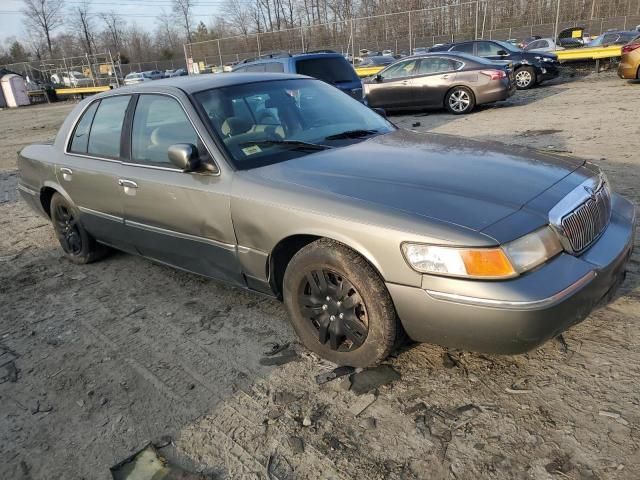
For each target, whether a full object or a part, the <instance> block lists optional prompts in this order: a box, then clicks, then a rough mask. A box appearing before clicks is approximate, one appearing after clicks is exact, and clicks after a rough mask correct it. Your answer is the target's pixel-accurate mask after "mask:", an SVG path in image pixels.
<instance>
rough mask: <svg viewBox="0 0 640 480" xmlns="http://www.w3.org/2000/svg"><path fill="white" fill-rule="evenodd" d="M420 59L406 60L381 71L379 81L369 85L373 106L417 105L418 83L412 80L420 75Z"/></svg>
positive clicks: (403, 106) (369, 99) (369, 95)
mask: <svg viewBox="0 0 640 480" xmlns="http://www.w3.org/2000/svg"><path fill="white" fill-rule="evenodd" d="M418 65H419V59H417V58H414V59H411V60H404V61H401V62H398V63H395V64H393V65H391V66H390V67H388V68H386V69H385V70H383V71H382V72H380V75H379V78H380V80H379V81H373V82H371V83H369V84H368V85H367V88H368V94H367V102H368V104H369V105H370V106H372V107H383V108H390V109H393V108H406V107H412V106H417V105H418V104H419V102H418V101H416V98H415V94H416V89H417V88H418V85H417V84H416V83H414V82H413V81H412V79H413V77H415V76H416V75H418Z"/></svg>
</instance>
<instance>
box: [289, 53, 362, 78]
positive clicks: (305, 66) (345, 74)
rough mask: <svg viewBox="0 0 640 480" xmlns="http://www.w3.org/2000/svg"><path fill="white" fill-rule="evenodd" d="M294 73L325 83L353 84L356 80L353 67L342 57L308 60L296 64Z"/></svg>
mask: <svg viewBox="0 0 640 480" xmlns="http://www.w3.org/2000/svg"><path fill="white" fill-rule="evenodd" d="M296 72H297V73H299V74H300V75H308V76H310V77H314V78H317V79H320V80H324V81H325V82H327V83H332V84H333V83H341V82H353V81H356V80H357V79H358V76H357V75H356V72H355V71H354V70H353V67H352V66H351V65H350V64H349V62H347V61H346V60H345V59H344V58H342V57H328V58H326V57H325V58H309V59H306V60H298V61H297V62H296Z"/></svg>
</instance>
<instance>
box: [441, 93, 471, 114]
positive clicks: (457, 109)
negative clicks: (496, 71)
mask: <svg viewBox="0 0 640 480" xmlns="http://www.w3.org/2000/svg"><path fill="white" fill-rule="evenodd" d="M444 106H445V108H446V109H447V110H448V111H449V113H453V114H454V115H464V114H467V113H471V111H472V110H473V109H474V107H475V106H476V98H475V96H474V95H473V92H472V91H471V90H470V89H469V88H467V87H453V88H452V89H451V90H449V91H448V92H447V95H446V96H445V97H444Z"/></svg>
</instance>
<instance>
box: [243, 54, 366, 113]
mask: <svg viewBox="0 0 640 480" xmlns="http://www.w3.org/2000/svg"><path fill="white" fill-rule="evenodd" d="M233 71H234V72H283V73H298V74H300V75H307V76H309V77H314V78H317V79H319V80H322V81H324V82H327V83H329V84H331V85H333V86H334V87H337V88H339V89H340V90H342V91H343V92H345V93H346V94H348V95H350V96H351V97H353V98H355V99H356V100H359V101H362V82H361V81H360V78H358V75H357V74H356V72H355V70H354V69H353V67H352V66H351V64H350V63H349V62H348V61H347V60H346V59H345V58H344V57H343V56H342V55H340V54H339V53H335V52H326V51H325V52H308V53H298V54H293V55H291V54H289V53H286V52H285V53H273V54H269V55H263V56H261V57H258V58H252V59H248V60H244V61H242V62H241V63H239V64H238V65H236V66H235V68H234V69H233Z"/></svg>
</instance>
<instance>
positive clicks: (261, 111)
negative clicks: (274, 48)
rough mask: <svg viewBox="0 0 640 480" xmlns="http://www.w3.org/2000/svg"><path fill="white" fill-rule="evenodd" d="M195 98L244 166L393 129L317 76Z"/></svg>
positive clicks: (206, 93)
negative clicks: (319, 79) (315, 77)
mask: <svg viewBox="0 0 640 480" xmlns="http://www.w3.org/2000/svg"><path fill="white" fill-rule="evenodd" d="M194 97H195V99H196V101H197V103H198V104H199V105H200V106H201V107H202V109H203V111H204V113H205V114H206V118H207V119H208V120H209V123H210V124H211V127H212V128H213V130H214V131H215V133H216V134H217V135H218V137H219V138H221V139H222V143H224V145H225V147H226V149H227V151H228V152H229V155H230V157H231V160H232V161H233V164H234V166H235V167H236V168H238V169H240V170H245V169H249V168H256V167H260V166H263V165H269V164H272V163H277V162H283V161H286V160H290V159H292V158H297V157H300V156H303V155H309V154H312V153H313V152H315V151H318V150H321V149H324V148H332V147H337V146H342V145H345V144H348V143H353V142H356V141H363V140H365V139H366V138H370V137H371V136H374V135H377V134H381V133H387V132H391V131H392V130H394V129H395V127H394V126H393V125H392V124H391V123H390V122H388V121H387V120H385V119H384V118H383V117H381V116H380V115H378V114H377V113H375V112H374V111H372V110H371V109H369V108H368V107H366V106H364V105H363V104H361V103H360V102H358V101H357V100H354V99H353V98H351V97H349V96H348V95H346V94H345V93H342V92H341V91H340V90H338V89H337V88H335V87H332V86H330V85H327V84H326V83H324V82H321V81H318V80H313V79H295V80H272V81H267V82H256V83H248V84H243V85H234V86H230V87H224V88H216V89H212V90H205V91H203V92H199V93H196V94H195V95H194Z"/></svg>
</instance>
